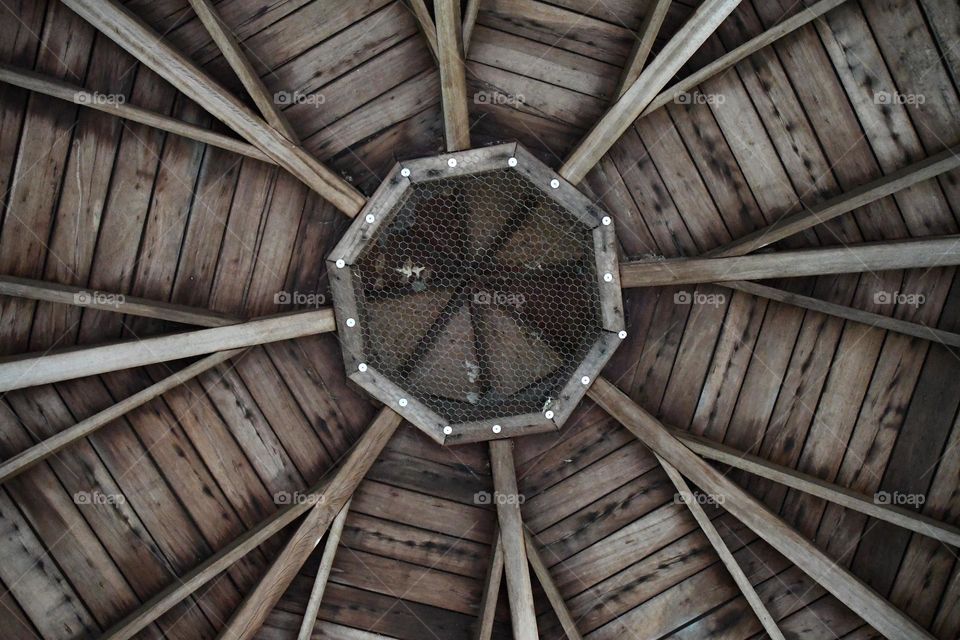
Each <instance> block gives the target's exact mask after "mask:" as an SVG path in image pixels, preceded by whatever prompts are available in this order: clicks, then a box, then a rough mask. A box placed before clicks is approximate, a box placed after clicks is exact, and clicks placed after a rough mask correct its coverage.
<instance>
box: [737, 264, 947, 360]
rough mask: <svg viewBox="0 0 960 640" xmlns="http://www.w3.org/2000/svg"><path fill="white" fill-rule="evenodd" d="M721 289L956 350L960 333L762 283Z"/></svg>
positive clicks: (743, 282) (742, 283) (738, 282)
mask: <svg viewBox="0 0 960 640" xmlns="http://www.w3.org/2000/svg"><path fill="white" fill-rule="evenodd" d="M723 286H725V287H729V288H730V289H735V290H737V291H743V292H744V293H749V294H750V295H754V296H760V297H761V298H767V299H768V300H776V301H777V302H783V303H785V304H790V305H793V306H795V307H800V308H802V309H809V310H811V311H817V312H820V313H826V314H828V315H831V316H836V317H838V318H843V319H844V320H852V321H854V322H861V323H863V324H866V325H869V326H871V327H877V328H878V329H885V330H887V331H893V332H896V333H901V334H903V335H907V336H912V337H914V338H920V339H922V340H931V341H933V342H939V343H940V344H944V345H947V346H951V347H960V334H958V333H951V332H950V331H944V330H943V329H937V328H936V327H928V326H927V325H923V324H917V323H916V322H909V321H907V320H901V319H899V318H892V317H890V316H883V315H880V314H879V313H872V312H870V311H863V310H862V309H855V308H853V307H848V306H846V305H842V304H835V303H833V302H827V301H826V300H820V299H818V298H811V297H810V296H805V295H801V294H799V293H793V292H792V291H784V290H783V289H777V288H776V287H768V286H767V285H765V284H758V283H756V282H747V281H745V280H743V281H734V282H724V283H723Z"/></svg>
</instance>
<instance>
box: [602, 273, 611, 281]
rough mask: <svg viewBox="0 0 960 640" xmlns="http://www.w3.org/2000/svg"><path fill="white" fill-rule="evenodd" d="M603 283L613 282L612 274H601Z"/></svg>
mask: <svg viewBox="0 0 960 640" xmlns="http://www.w3.org/2000/svg"><path fill="white" fill-rule="evenodd" d="M603 281H604V282H613V274H612V273H605V274H603Z"/></svg>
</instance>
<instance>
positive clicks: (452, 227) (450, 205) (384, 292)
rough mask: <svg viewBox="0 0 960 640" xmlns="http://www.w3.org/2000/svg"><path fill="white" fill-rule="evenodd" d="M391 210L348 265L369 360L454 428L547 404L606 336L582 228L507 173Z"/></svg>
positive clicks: (417, 188)
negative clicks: (374, 234)
mask: <svg viewBox="0 0 960 640" xmlns="http://www.w3.org/2000/svg"><path fill="white" fill-rule="evenodd" d="M386 215H387V217H386V218H385V219H384V222H383V225H382V226H381V227H380V230H379V231H378V233H377V235H376V236H375V237H374V238H372V239H371V242H370V244H368V245H367V246H366V247H365V248H364V250H363V251H362V252H361V254H360V255H359V256H358V258H357V260H356V262H355V263H354V268H353V272H352V273H353V276H352V277H353V284H354V290H355V292H356V296H357V311H358V314H359V319H360V325H361V328H362V333H363V344H364V351H365V352H366V353H365V354H364V356H365V357H366V359H367V361H368V362H370V363H371V364H373V366H375V367H376V368H377V369H378V370H379V371H380V372H382V373H383V374H385V375H386V376H387V377H389V378H390V379H392V380H393V381H394V382H395V383H396V384H398V385H400V386H401V387H403V388H404V389H406V390H407V392H408V393H410V394H411V395H412V396H413V397H415V398H417V399H418V400H420V401H421V402H423V403H424V404H426V405H427V406H429V407H430V408H431V409H433V410H434V411H436V412H437V413H438V414H439V415H440V416H443V417H444V418H445V419H446V420H448V421H449V422H450V423H451V424H455V423H462V422H473V421H481V420H489V419H492V418H499V417H505V416H511V415H521V414H527V413H536V412H543V411H546V410H547V409H548V408H549V407H550V405H551V403H553V402H554V400H555V398H556V396H557V394H558V393H559V391H560V389H561V388H562V387H563V385H564V384H565V383H566V382H567V381H568V380H569V379H570V377H571V375H572V374H573V372H574V370H575V369H576V368H577V366H578V365H579V364H580V362H581V361H582V360H583V359H584V357H585V356H586V354H587V352H588V351H589V350H590V348H591V346H592V345H593V344H594V342H596V340H597V338H598V336H599V335H600V334H601V332H602V320H601V313H600V295H599V290H598V285H597V272H596V264H595V257H594V250H593V236H592V233H591V231H590V229H588V228H586V227H585V226H584V225H583V223H581V222H579V221H578V220H577V219H576V218H574V217H573V216H572V215H571V214H570V213H568V212H566V211H565V210H564V209H563V208H562V207H560V206H559V205H557V204H556V203H555V202H554V201H553V200H551V199H550V198H549V197H547V196H546V195H545V194H544V193H543V192H541V191H540V190H539V189H537V188H536V187H535V186H534V185H532V184H530V183H529V182H528V181H527V180H526V178H524V177H523V176H522V175H520V174H519V173H518V172H516V171H511V170H506V169H505V170H498V171H490V172H486V173H480V174H474V175H465V176H458V177H450V178H443V179H439V180H435V181H430V182H420V183H416V184H414V185H412V186H411V187H410V188H409V189H408V190H407V192H406V193H405V194H404V196H403V198H402V199H401V200H400V201H399V202H398V203H397V204H396V205H395V206H394V207H393V209H392V210H391V211H389V212H388V213H387V214H386Z"/></svg>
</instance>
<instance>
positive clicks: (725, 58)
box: [642, 0, 847, 115]
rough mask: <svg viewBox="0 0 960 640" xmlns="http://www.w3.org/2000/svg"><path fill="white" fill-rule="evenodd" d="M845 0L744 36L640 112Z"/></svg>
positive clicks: (823, 2) (824, 2) (830, 0)
mask: <svg viewBox="0 0 960 640" xmlns="http://www.w3.org/2000/svg"><path fill="white" fill-rule="evenodd" d="M846 1H847V0H820V2H817V3H816V4H813V5H810V6H809V7H806V8H805V9H802V10H800V11H798V12H797V13H796V15H794V16H791V17H790V18H787V19H786V20H784V21H783V22H781V23H780V24H777V25H775V26H773V27H770V28H769V29H767V30H766V31H764V32H763V33H761V34H760V35H758V36H756V37H755V38H751V39H750V40H747V41H746V42H744V43H743V44H742V45H740V46H739V47H737V48H736V49H734V50H733V51H730V52H728V53H726V54H724V55H722V56H720V57H719V58H717V59H716V60H714V61H713V62H711V63H710V64H708V65H707V66H705V67H703V68H702V69H700V70H699V71H696V72H695V73H693V74H692V75H690V76H687V77H686V78H684V79H683V80H681V81H680V82H678V83H677V84H675V85H672V86H671V87H670V88H668V89H667V90H666V91H664V92H663V93H661V94H660V95H658V96H657V97H656V98H655V99H654V100H653V101H652V102H651V103H650V104H649V105H648V106H647V108H646V109H644V110H643V114H642V115H647V114H649V113H651V112H653V111H656V110H657V109H659V108H661V107H664V106H666V105H667V104H669V103H671V102H673V101H674V100H675V99H676V98H677V96H679V95H681V94H684V93H687V92H688V91H690V90H691V89H694V88H696V87H697V86H698V85H700V84H703V83H704V82H706V81H707V80H709V79H710V78H712V77H714V76H716V75H719V74H721V73H723V72H724V71H726V70H727V69H729V68H730V67H732V66H733V65H735V64H737V63H738V62H740V61H741V60H743V59H744V58H746V57H747V56H750V55H752V54H754V53H756V52H757V51H759V50H760V49H763V48H764V47H768V46H770V45H771V44H773V43H774V42H776V41H777V40H779V39H780V38H782V37H784V36H786V35H789V34H791V33H793V32H794V31H796V30H797V29H799V28H800V27H802V26H804V25H806V24H809V23H810V22H812V21H814V20H816V19H817V18H819V17H820V16H822V15H823V14H825V13H826V12H828V11H830V10H831V9H834V8H836V7H838V6H840V5H841V4H843V3H844V2H846Z"/></svg>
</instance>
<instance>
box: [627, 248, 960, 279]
mask: <svg viewBox="0 0 960 640" xmlns="http://www.w3.org/2000/svg"><path fill="white" fill-rule="evenodd" d="M957 264H960V236H942V237H939V238H918V239H911V240H903V241H899V242H875V243H864V244H858V245H852V246H848V247H829V248H825V249H805V250H801V251H779V252H776V253H766V254H754V255H747V256H739V257H735V258H673V259H670V260H659V261H643V260H640V261H631V262H625V263H623V264H621V265H620V278H621V282H622V286H623V287H625V288H629V287H652V286H665V285H677V284H697V283H704V282H730V281H734V280H764V279H767V278H799V277H803V276H816V275H825V274H834V273H860V272H863V271H885V270H892V269H921V268H933V267H946V266H953V265H957Z"/></svg>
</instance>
